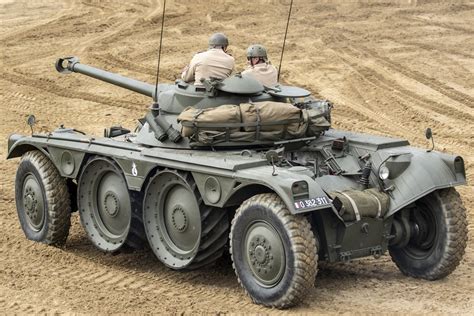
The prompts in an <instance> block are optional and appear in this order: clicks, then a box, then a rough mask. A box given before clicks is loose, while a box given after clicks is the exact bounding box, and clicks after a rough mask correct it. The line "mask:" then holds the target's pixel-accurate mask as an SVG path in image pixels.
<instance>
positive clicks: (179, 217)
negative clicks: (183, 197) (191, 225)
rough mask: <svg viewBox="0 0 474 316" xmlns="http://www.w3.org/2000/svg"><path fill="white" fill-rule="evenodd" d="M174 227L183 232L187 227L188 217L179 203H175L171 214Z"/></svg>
mask: <svg viewBox="0 0 474 316" xmlns="http://www.w3.org/2000/svg"><path fill="white" fill-rule="evenodd" d="M171 221H172V222H173V226H174V228H175V229H176V230H177V231H179V232H184V231H185V230H186V228H187V227H188V218H187V216H186V213H185V212H184V210H183V208H182V207H181V205H176V207H175V209H174V210H173V213H172V215H171Z"/></svg>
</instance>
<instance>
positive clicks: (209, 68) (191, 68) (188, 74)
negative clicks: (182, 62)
mask: <svg viewBox="0 0 474 316" xmlns="http://www.w3.org/2000/svg"><path fill="white" fill-rule="evenodd" d="M234 64H235V60H234V57H232V56H230V55H228V54H226V53H225V52H224V51H223V50H222V49H221V48H211V49H209V50H208V51H205V52H202V53H197V54H196V55H194V57H193V58H192V59H191V62H190V63H189V65H187V66H186V67H185V68H184V70H183V73H182V74H181V79H183V80H184V81H186V82H193V81H194V83H195V85H202V83H201V78H204V79H210V78H211V77H214V78H218V79H224V78H227V77H229V76H230V74H231V73H232V71H233V70H234Z"/></svg>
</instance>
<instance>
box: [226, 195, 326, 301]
mask: <svg viewBox="0 0 474 316" xmlns="http://www.w3.org/2000/svg"><path fill="white" fill-rule="evenodd" d="M230 245H231V256H232V262H233V267H234V270H235V273H236V274H237V278H238V281H239V283H240V284H241V285H242V287H243V288H244V289H245V291H246V292H247V294H248V295H249V296H250V297H251V298H252V300H253V301H254V302H255V303H257V304H262V305H266V306H271V307H277V308H287V307H290V306H293V305H296V304H297V303H299V302H300V301H302V300H303V299H304V297H305V296H306V294H307V293H308V291H309V290H310V289H311V288H312V287H313V286H314V281H315V278H316V273H317V263H318V255H317V253H318V250H317V249H316V239H315V237H314V234H313V232H312V230H311V225H310V224H309V222H308V220H307V219H306V218H305V217H303V216H301V215H292V214H291V213H290V212H289V211H288V209H287V208H286V206H285V205H284V203H283V202H282V201H281V199H280V198H279V197H278V196H277V195H276V194H260V195H256V196H254V197H252V198H250V199H248V200H246V201H245V202H244V203H243V204H242V205H241V206H240V207H239V208H238V209H237V211H236V214H235V217H234V219H233V220H232V227H231V232H230Z"/></svg>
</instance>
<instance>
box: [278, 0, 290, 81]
mask: <svg viewBox="0 0 474 316" xmlns="http://www.w3.org/2000/svg"><path fill="white" fill-rule="evenodd" d="M292 7H293V0H291V3H290V11H289V12H288V20H287V21H286V30H285V38H284V39H283V47H282V49H281V57H280V65H279V66H278V77H277V81H280V73H281V63H282V62H283V52H284V51H285V43H286V34H288V25H290V16H291V8H292Z"/></svg>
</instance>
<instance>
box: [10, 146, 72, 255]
mask: <svg viewBox="0 0 474 316" xmlns="http://www.w3.org/2000/svg"><path fill="white" fill-rule="evenodd" d="M15 197H16V208H17V212H18V218H19V220H20V224H21V228H22V229H23V232H24V233H25V236H26V237H27V238H28V239H31V240H34V241H39V242H43V243H45V244H50V245H56V246H61V245H63V244H64V243H65V242H66V239H67V236H68V234H69V227H70V225H71V202H70V201H69V193H68V188H67V185H66V180H65V179H64V178H62V177H61V175H60V174H59V172H58V170H57V169H56V167H55V166H54V164H53V163H52V162H51V160H49V158H48V157H46V156H45V155H44V154H43V153H41V152H40V151H38V150H33V151H29V152H27V153H25V154H24V155H23V157H22V158H21V162H20V165H19V166H18V171H17V173H16V179H15Z"/></svg>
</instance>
